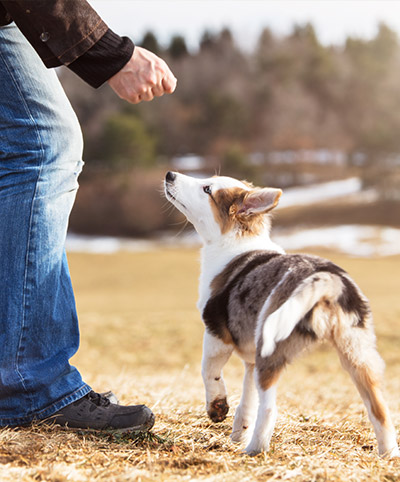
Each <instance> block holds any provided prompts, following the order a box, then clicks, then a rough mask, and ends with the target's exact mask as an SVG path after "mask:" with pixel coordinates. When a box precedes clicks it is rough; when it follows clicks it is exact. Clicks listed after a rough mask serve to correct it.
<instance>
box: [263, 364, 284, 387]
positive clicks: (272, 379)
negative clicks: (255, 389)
mask: <svg viewBox="0 0 400 482" xmlns="http://www.w3.org/2000/svg"><path fill="white" fill-rule="evenodd" d="M282 370H283V367H281V368H279V369H275V370H263V371H260V372H259V374H258V381H259V383H260V387H261V388H262V389H263V390H268V388H271V387H272V386H273V385H275V384H276V383H277V382H278V379H279V377H280V374H281V372H282Z"/></svg>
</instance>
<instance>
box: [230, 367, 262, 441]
mask: <svg viewBox="0 0 400 482" xmlns="http://www.w3.org/2000/svg"><path fill="white" fill-rule="evenodd" d="M257 401H258V396H257V390H256V385H255V381H254V364H253V363H247V362H245V374H244V380H243V391H242V397H241V399H240V404H239V406H238V408H237V409H236V412H235V419H234V421H233V427H232V435H231V439H232V441H233V442H246V441H247V438H248V435H249V433H251V431H252V429H253V426H254V421H255V415H256V412H257Z"/></svg>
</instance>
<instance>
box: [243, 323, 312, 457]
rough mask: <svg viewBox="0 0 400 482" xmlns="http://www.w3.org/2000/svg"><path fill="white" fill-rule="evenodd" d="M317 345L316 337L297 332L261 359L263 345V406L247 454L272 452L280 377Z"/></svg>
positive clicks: (259, 365) (259, 366) (259, 364)
mask: <svg viewBox="0 0 400 482" xmlns="http://www.w3.org/2000/svg"><path fill="white" fill-rule="evenodd" d="M314 341H315V339H314V337H313V336H311V335H310V334H308V333H307V332H304V331H302V330H300V329H298V330H295V331H293V332H292V333H291V335H290V336H289V337H288V338H286V339H285V340H283V341H279V342H278V343H276V345H275V348H274V351H273V353H271V355H269V356H267V357H263V356H262V355H261V343H260V344H259V347H258V350H257V352H258V353H257V358H256V383H257V389H258V395H259V405H258V412H257V419H256V424H255V427H254V432H253V436H252V438H251V441H250V443H249V445H248V446H247V447H246V449H245V452H246V453H247V454H249V455H257V454H258V453H260V452H263V451H267V450H268V448H269V443H270V441H271V437H272V433H273V430H274V426H275V422H276V418H277V415H278V410H277V406H276V389H277V383H278V379H279V376H280V374H281V372H282V370H283V369H284V368H285V366H286V364H287V363H290V362H291V361H292V359H293V358H295V356H296V355H298V354H299V353H301V352H302V351H303V349H304V348H305V347H307V346H308V345H310V344H311V343H313V342H314Z"/></svg>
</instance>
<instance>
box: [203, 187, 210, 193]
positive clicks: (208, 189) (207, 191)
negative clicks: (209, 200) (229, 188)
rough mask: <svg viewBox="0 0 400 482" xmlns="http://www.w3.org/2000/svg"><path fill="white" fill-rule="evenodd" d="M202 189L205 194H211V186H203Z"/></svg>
mask: <svg viewBox="0 0 400 482" xmlns="http://www.w3.org/2000/svg"><path fill="white" fill-rule="evenodd" d="M203 191H204V192H205V193H206V194H211V186H204V187H203Z"/></svg>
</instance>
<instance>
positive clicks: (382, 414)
mask: <svg viewBox="0 0 400 482" xmlns="http://www.w3.org/2000/svg"><path fill="white" fill-rule="evenodd" d="M346 316H347V315H345V314H343V315H342V320H340V321H341V322H339V326H338V328H337V329H336V330H335V332H334V335H333V341H334V344H335V346H336V349H337V351H338V353H339V357H340V361H341V363H342V366H343V367H344V368H345V369H346V370H347V371H348V372H349V373H350V376H351V378H352V380H353V381H354V383H355V385H356V387H357V389H358V391H359V393H360V395H361V398H362V400H363V402H364V404H365V406H366V408H367V411H368V416H369V419H370V421H371V423H372V425H373V427H374V431H375V435H376V438H377V441H378V451H379V455H382V456H387V457H399V456H400V452H399V448H398V446H397V442H396V432H395V429H394V426H393V423H392V421H391V418H390V413H389V409H388V407H387V405H386V402H385V400H384V398H383V394H382V390H381V388H380V385H381V380H382V377H383V371H384V362H383V360H382V358H381V357H380V355H379V353H378V351H377V349H376V346H375V334H374V332H373V328H372V320H370V319H367V320H366V321H365V324H364V326H349V325H348V323H345V322H343V318H346Z"/></svg>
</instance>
